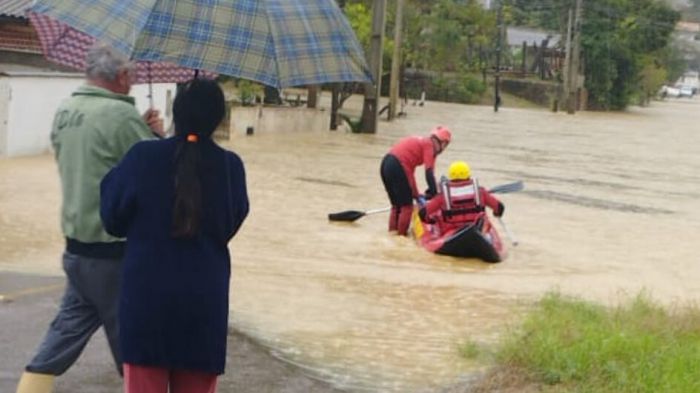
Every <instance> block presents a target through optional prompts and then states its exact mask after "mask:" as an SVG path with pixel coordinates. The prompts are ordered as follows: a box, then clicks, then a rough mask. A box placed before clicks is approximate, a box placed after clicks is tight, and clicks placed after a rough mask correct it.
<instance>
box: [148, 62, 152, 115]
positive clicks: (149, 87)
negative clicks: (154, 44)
mask: <svg viewBox="0 0 700 393" xmlns="http://www.w3.org/2000/svg"><path fill="white" fill-rule="evenodd" d="M148 105H149V107H150V108H151V109H153V81H152V80H151V62H150V61H149V62H148Z"/></svg>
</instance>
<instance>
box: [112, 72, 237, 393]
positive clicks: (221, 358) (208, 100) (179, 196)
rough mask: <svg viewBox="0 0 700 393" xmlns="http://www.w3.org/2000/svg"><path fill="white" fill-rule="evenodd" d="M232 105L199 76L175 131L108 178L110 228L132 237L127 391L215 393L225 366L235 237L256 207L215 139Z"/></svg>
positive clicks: (122, 307) (125, 341) (122, 315)
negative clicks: (231, 245)
mask: <svg viewBox="0 0 700 393" xmlns="http://www.w3.org/2000/svg"><path fill="white" fill-rule="evenodd" d="M224 112H225V104H224V95H223V92H222V91H221V88H220V87H219V85H218V84H217V83H216V82H214V81H211V80H205V79H195V80H193V81H191V82H189V83H188V84H186V85H185V86H183V88H182V89H181V90H180V92H179V93H178V95H177V97H176V98H175V103H174V107H173V117H174V122H175V136H174V137H172V138H168V139H164V140H159V141H148V142H142V143H138V144H136V145H135V146H134V147H133V148H132V149H131V150H130V151H129V152H128V153H127V155H126V156H125V157H124V159H123V160H122V161H121V162H120V164H119V165H118V166H117V167H115V168H114V169H113V170H112V171H111V172H109V173H108V174H107V176H105V178H104V179H103V181H102V186H101V216H102V221H103V223H104V226H105V228H106V229H107V231H108V232H109V233H110V234H112V235H114V236H119V237H126V239H127V245H126V256H125V259H124V270H123V275H122V290H121V298H120V304H119V330H120V349H121V353H122V359H123V361H124V385H125V389H124V391H125V392H126V393H145V392H148V393H167V392H168V389H170V390H169V391H171V392H181V393H198V392H202V393H212V392H215V391H216V380H217V376H218V375H219V374H222V373H223V372H224V367H225V361H226V337H227V331H228V308H229V302H228V294H229V278H230V272H231V268H230V258H229V251H228V243H229V241H230V240H231V238H233V236H234V235H235V234H236V232H237V231H238V229H239V228H240V226H241V224H242V223H243V221H244V220H245V218H246V216H247V214H248V195H247V189H246V180H245V170H244V167H243V162H242V161H241V159H240V158H239V157H238V155H236V154H235V153H233V152H230V151H226V150H224V149H222V148H221V147H219V146H218V145H217V144H216V143H215V142H214V141H213V140H212V139H211V135H212V133H213V132H214V130H215V129H216V127H217V126H218V125H219V123H220V122H221V120H222V119H223V117H224Z"/></svg>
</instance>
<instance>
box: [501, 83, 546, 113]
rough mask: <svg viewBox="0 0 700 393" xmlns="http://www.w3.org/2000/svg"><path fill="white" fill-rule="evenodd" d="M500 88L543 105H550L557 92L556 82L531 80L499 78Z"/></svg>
mask: <svg viewBox="0 0 700 393" xmlns="http://www.w3.org/2000/svg"><path fill="white" fill-rule="evenodd" d="M501 88H502V89H503V91H505V92H508V93H510V94H513V95H515V96H518V97H521V98H525V99H526V100H529V101H532V102H534V103H536V104H538V105H542V106H544V107H550V106H551V105H552V102H553V100H555V99H557V97H558V94H559V93H558V91H559V85H558V84H556V83H552V82H542V81H533V80H520V79H501Z"/></svg>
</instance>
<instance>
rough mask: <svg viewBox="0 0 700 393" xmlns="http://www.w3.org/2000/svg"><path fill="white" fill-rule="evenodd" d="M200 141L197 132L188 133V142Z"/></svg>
mask: <svg viewBox="0 0 700 393" xmlns="http://www.w3.org/2000/svg"><path fill="white" fill-rule="evenodd" d="M198 141H199V137H198V136H197V134H187V142H192V143H196V142H198Z"/></svg>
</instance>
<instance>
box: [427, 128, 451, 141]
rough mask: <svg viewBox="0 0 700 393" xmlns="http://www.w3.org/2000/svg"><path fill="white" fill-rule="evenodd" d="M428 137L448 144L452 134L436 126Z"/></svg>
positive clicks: (446, 129)
mask: <svg viewBox="0 0 700 393" xmlns="http://www.w3.org/2000/svg"><path fill="white" fill-rule="evenodd" d="M430 135H431V136H434V137H435V138H437V140H439V141H440V142H442V143H444V144H448V143H450V140H451V139H452V133H451V132H450V130H449V129H448V128H447V127H445V126H437V127H435V128H433V129H432V130H431V131H430Z"/></svg>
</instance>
